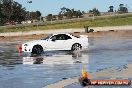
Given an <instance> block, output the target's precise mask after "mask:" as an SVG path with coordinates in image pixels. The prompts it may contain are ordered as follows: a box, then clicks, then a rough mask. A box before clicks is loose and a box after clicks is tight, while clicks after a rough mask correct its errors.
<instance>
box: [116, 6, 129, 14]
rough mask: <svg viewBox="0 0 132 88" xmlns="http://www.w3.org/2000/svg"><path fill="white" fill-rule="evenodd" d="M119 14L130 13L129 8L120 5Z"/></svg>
mask: <svg viewBox="0 0 132 88" xmlns="http://www.w3.org/2000/svg"><path fill="white" fill-rule="evenodd" d="M118 12H119V13H128V8H127V7H125V6H124V4H120V5H119V9H118Z"/></svg>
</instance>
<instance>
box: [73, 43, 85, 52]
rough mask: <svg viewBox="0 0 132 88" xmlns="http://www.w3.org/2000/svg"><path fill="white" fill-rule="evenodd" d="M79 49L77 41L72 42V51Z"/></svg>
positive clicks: (79, 45) (80, 47)
mask: <svg viewBox="0 0 132 88" xmlns="http://www.w3.org/2000/svg"><path fill="white" fill-rule="evenodd" d="M81 49H82V46H81V44H79V43H75V44H73V45H72V48H71V50H72V51H78V50H81Z"/></svg>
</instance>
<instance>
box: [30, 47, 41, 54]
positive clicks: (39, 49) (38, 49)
mask: <svg viewBox="0 0 132 88" xmlns="http://www.w3.org/2000/svg"><path fill="white" fill-rule="evenodd" d="M42 52H43V48H42V46H41V45H35V46H33V49H32V54H41V53H42Z"/></svg>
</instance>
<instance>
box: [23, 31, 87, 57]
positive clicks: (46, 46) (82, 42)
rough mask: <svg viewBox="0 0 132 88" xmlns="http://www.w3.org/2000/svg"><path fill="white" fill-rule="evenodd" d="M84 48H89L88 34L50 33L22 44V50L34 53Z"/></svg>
mask: <svg viewBox="0 0 132 88" xmlns="http://www.w3.org/2000/svg"><path fill="white" fill-rule="evenodd" d="M82 48H88V37H87V36H86V35H80V37H76V36H73V35H71V34H67V33H56V34H50V35H48V36H47V37H46V38H43V39H40V40H34V41H30V42H26V43H24V44H22V51H24V52H31V53H32V54H41V53H42V52H43V51H50V50H72V51H74V50H80V49H82Z"/></svg>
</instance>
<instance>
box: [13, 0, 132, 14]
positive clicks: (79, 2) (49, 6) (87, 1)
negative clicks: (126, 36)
mask: <svg viewBox="0 0 132 88" xmlns="http://www.w3.org/2000/svg"><path fill="white" fill-rule="evenodd" d="M14 1H17V2H19V3H20V4H22V5H23V7H26V9H27V10H30V11H36V10H39V11H40V12H42V15H43V16H46V15H47V14H49V13H51V14H58V12H59V11H60V8H61V7H67V8H70V9H72V8H74V9H75V10H81V11H85V12H87V11H89V10H90V9H93V8H98V9H99V11H101V12H106V11H108V9H109V6H110V5H113V6H114V7H115V8H114V9H118V7H119V4H122V3H123V4H124V5H126V6H127V7H128V9H129V11H132V0H32V3H31V4H29V3H27V1H29V0H14Z"/></svg>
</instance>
